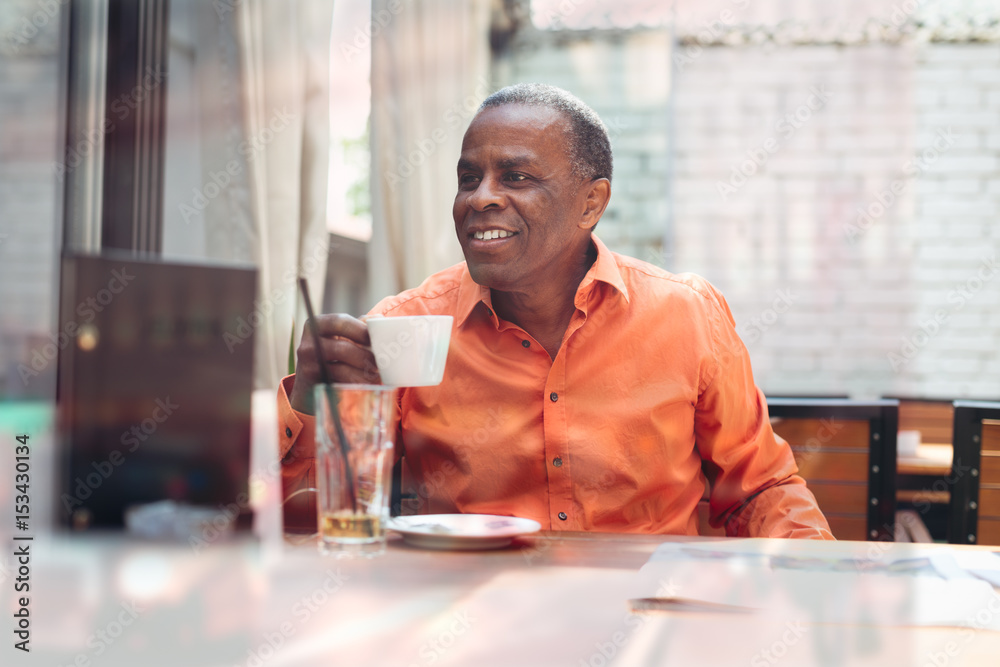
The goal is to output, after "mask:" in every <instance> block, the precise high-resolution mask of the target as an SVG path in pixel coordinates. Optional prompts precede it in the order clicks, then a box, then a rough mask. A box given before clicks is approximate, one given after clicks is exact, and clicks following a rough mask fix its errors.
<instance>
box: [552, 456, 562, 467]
mask: <svg viewBox="0 0 1000 667" xmlns="http://www.w3.org/2000/svg"><path fill="white" fill-rule="evenodd" d="M552 465H554V466H555V467H557V468H560V467H562V459H561V458H559V457H558V456H557V457H555V458H554V459H552Z"/></svg>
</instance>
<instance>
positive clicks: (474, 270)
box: [468, 262, 510, 290]
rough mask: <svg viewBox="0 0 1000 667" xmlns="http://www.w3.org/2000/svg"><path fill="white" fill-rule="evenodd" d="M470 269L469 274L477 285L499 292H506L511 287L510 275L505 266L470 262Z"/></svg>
mask: <svg viewBox="0 0 1000 667" xmlns="http://www.w3.org/2000/svg"><path fill="white" fill-rule="evenodd" d="M468 267H469V274H470V275H471V276H472V280H474V281H475V283H476V284H477V285H482V286H483V287H489V288H490V289H497V290H505V289H507V288H508V287H509V286H510V275H509V272H508V271H507V269H506V267H504V266H497V265H495V264H482V263H475V264H473V263H471V262H470V263H469V264H468Z"/></svg>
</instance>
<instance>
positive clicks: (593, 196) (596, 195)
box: [577, 178, 611, 229]
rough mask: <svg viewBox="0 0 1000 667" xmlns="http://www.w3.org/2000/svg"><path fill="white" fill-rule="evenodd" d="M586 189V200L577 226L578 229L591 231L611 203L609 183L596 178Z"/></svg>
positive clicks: (603, 179)
mask: <svg viewBox="0 0 1000 667" xmlns="http://www.w3.org/2000/svg"><path fill="white" fill-rule="evenodd" d="M585 187H587V188H588V189H587V199H586V200H585V201H584V209H583V215H582V216H581V217H580V222H579V223H577V226H578V227H579V228H580V229H593V228H594V226H595V225H596V224H597V223H598V221H599V220H600V219H601V216H602V215H604V209H606V208H607V207H608V202H609V201H611V181H609V180H608V179H606V178H596V179H594V180H593V181H591V182H590V183H588V184H587V185H586V186H585Z"/></svg>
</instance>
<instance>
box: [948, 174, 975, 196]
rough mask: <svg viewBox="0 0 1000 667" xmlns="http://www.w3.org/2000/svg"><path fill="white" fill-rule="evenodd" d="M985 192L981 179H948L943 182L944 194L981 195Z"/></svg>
mask: <svg viewBox="0 0 1000 667" xmlns="http://www.w3.org/2000/svg"><path fill="white" fill-rule="evenodd" d="M984 190H985V181H984V179H982V178H949V179H947V180H945V181H944V189H943V192H944V193H945V194H950V195H951V194H963V195H971V194H981V193H982V192H983V191H984Z"/></svg>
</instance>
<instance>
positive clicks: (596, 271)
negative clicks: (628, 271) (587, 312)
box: [455, 234, 629, 326]
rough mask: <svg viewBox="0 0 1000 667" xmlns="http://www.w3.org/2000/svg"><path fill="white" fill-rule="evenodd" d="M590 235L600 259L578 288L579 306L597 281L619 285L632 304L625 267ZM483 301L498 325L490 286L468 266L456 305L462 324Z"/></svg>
mask: <svg viewBox="0 0 1000 667" xmlns="http://www.w3.org/2000/svg"><path fill="white" fill-rule="evenodd" d="M590 238H591V240H592V241H593V243H594V247H595V248H596V249H597V259H596V260H594V263H593V265H592V266H591V267H590V270H589V271H587V275H585V276H584V277H583V280H582V281H580V287H579V288H577V290H576V304H577V305H578V306H579V305H580V304H581V302H582V303H586V295H587V294H589V293H590V291H591V289H592V288H593V285H594V283H595V282H602V283H607V284H608V285H610V286H611V287H613V288H615V289H616V290H618V291H619V292H620V293H621V295H622V297H623V298H624V299H625V302H626V303H628V301H629V293H628V288H626V287H625V281H624V280H623V279H622V274H621V270H620V269H619V268H618V261H617V260H616V258H615V255H614V254H613V253H612V252H611V251H610V250H608V247H607V246H606V245H604V243H603V242H602V241H601V240H600V239H599V238H597V236H595V235H593V234H592V235H591V237H590ZM581 300H582V301H581ZM479 304H483V307H485V308H487V309H488V311H489V314H490V317H491V319H493V320H494V324H497V325H498V324H499V321H498V320H497V316H496V312H495V311H494V310H493V300H492V298H491V295H490V289H489V288H488V287H483V286H482V285H479V284H477V283H476V281H474V280H473V279H472V274H470V273H469V268H468V266H467V265H466V266H465V270H464V271H463V272H462V279H461V283H460V285H459V291H458V302H457V304H456V306H457V308H456V310H455V317H456V319H457V320H458V326H462V325H463V324H465V321H466V320H467V319H469V316H470V315H471V314H472V311H473V310H475V309H476V307H477V306H479Z"/></svg>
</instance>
